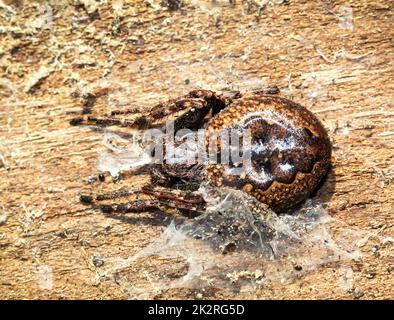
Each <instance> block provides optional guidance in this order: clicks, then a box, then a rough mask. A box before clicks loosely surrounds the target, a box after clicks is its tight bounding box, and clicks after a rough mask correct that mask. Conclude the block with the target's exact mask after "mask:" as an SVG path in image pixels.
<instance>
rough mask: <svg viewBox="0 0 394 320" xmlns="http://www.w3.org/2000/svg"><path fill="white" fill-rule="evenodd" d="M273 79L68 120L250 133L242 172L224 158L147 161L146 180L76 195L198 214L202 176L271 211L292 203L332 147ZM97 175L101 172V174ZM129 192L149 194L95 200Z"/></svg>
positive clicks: (127, 208) (313, 182) (117, 207)
mask: <svg viewBox="0 0 394 320" xmlns="http://www.w3.org/2000/svg"><path fill="white" fill-rule="evenodd" d="M278 93H279V89H278V88H277V87H275V86H272V87H267V88H265V89H262V90H254V91H251V92H248V93H241V92H239V91H228V92H224V93H222V94H217V93H215V92H213V91H208V90H195V91H191V92H190V93H189V94H187V95H185V96H182V97H179V98H176V99H172V100H169V101H168V102H166V103H159V104H157V105H156V106H154V107H152V108H151V109H150V111H149V112H148V113H147V114H145V115H143V116H139V117H136V118H135V119H134V120H130V119H125V118H123V119H121V118H120V117H119V116H123V117H124V116H125V115H133V114H135V113H137V112H141V110H140V109H138V108H134V109H128V110H117V111H112V112H111V114H110V115H108V116H105V117H95V116H80V117H78V118H75V119H73V120H72V121H71V124H72V125H99V126H121V127H129V128H134V129H140V130H143V129H148V128H164V126H165V123H168V122H170V123H172V125H173V127H174V131H175V133H176V132H178V131H179V130H181V129H190V130H194V131H196V130H197V129H201V128H204V129H205V130H206V132H209V133H218V132H220V131H221V130H223V129H229V128H230V129H235V130H238V132H240V136H242V135H243V132H244V131H245V130H249V131H250V132H251V145H250V150H248V151H249V154H250V156H251V167H250V168H249V169H248V170H244V171H243V173H242V174H240V175H237V174H232V173H231V172H232V171H233V170H234V169H236V168H238V167H239V166H240V164H239V163H235V162H233V161H230V162H229V163H222V162H220V159H221V148H223V146H221V145H220V144H219V146H218V150H217V159H219V160H218V161H217V163H198V162H197V163H186V162H181V163H169V162H166V161H165V160H164V163H161V164H151V165H149V170H150V175H151V183H150V184H149V185H148V186H145V187H143V188H141V189H140V190H137V191H136V190H120V191H118V192H115V193H109V194H101V195H94V196H93V195H82V196H81V197H80V199H81V201H82V202H83V203H86V204H90V205H93V206H95V207H99V208H100V209H101V210H102V211H103V212H105V213H112V212H122V213H125V212H145V211H150V210H155V209H160V210H166V209H168V208H176V209H180V210H181V211H183V210H184V211H188V212H190V211H192V212H196V213H202V212H204V211H205V209H206V202H205V200H204V198H203V196H202V195H201V193H200V192H199V190H198V187H199V186H200V184H201V183H202V182H205V183H208V184H209V185H210V186H213V187H214V188H215V187H217V188H232V189H238V190H242V191H244V192H246V193H248V194H250V195H252V196H254V197H255V198H257V199H258V200H259V201H260V202H261V203H263V204H265V205H267V206H269V207H270V208H271V209H273V210H274V211H276V212H284V211H287V210H288V209H290V208H292V207H294V206H295V205H297V204H299V203H300V202H302V201H303V200H305V199H306V198H307V197H309V196H310V194H311V193H312V192H313V191H314V190H315V189H316V188H317V186H318V185H319V183H320V181H321V180H322V179H323V177H324V176H325V175H326V173H327V170H328V168H329V165H330V157H331V146H330V141H329V138H328V136H327V133H326V131H325V129H324V127H323V126H322V124H321V123H320V121H319V120H318V119H317V118H316V117H315V116H314V115H313V114H312V113H311V112H310V111H308V110H307V109H306V108H304V107H303V106H301V105H299V104H296V103H294V102H292V101H290V100H288V99H285V98H282V97H280V96H279V95H278ZM100 180H103V179H102V176H101V178H100ZM135 194H144V195H147V196H149V199H148V200H141V199H138V200H134V201H128V202H123V203H114V204H110V205H103V204H101V203H102V201H104V200H113V199H118V198H123V197H128V196H131V195H135Z"/></svg>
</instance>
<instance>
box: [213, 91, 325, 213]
mask: <svg viewBox="0 0 394 320" xmlns="http://www.w3.org/2000/svg"><path fill="white" fill-rule="evenodd" d="M206 129H207V131H208V132H216V133H218V132H223V130H226V129H232V130H235V131H237V132H239V136H240V139H239V140H240V141H241V145H242V146H243V148H240V149H241V150H243V151H244V153H243V154H242V156H243V161H242V163H241V162H240V161H238V163H237V162H236V161H234V160H233V159H232V158H231V160H230V161H229V162H223V161H222V162H221V163H219V164H210V165H208V167H207V169H206V170H207V171H206V176H207V180H208V182H209V183H211V184H213V185H215V186H218V187H230V188H235V189H240V190H244V191H245V192H247V193H249V194H251V195H253V196H254V197H256V198H257V199H258V200H259V201H261V202H262V203H265V204H267V205H268V206H270V207H271V208H272V209H273V210H275V211H277V212H281V211H286V210H288V209H289V208H291V207H293V206H295V205H296V204H298V203H300V202H301V201H303V200H305V199H306V198H307V197H309V196H310V194H311V193H312V192H313V191H314V190H315V189H316V187H317V185H318V184H319V183H320V181H321V180H322V178H323V177H324V176H325V174H326V173H327V171H328V168H329V165H330V157H331V147H330V141H329V138H328V135H327V132H326V131H325V129H324V127H323V126H322V124H321V123H320V121H319V120H318V119H317V118H316V117H315V116H314V115H313V114H312V113H311V112H310V111H308V110H307V109H306V108H304V107H303V106H301V105H299V104H296V103H294V102H292V101H290V100H287V99H284V98H281V97H277V96H263V97H259V98H253V99H252V98H250V99H240V100H235V101H234V103H233V104H232V105H230V106H228V107H227V108H226V109H224V110H222V111H221V112H220V113H219V114H217V115H216V116H215V117H214V118H212V119H211V121H210V122H209V123H208V125H207V128H206ZM247 133H249V134H250V140H249V143H248V142H247V141H248V140H247V139H246V138H245V137H247ZM217 143H218V145H219V148H218V150H219V151H218V153H219V154H220V152H223V151H222V148H224V147H223V146H222V145H221V143H220V141H218V142H217ZM245 159H249V160H245Z"/></svg>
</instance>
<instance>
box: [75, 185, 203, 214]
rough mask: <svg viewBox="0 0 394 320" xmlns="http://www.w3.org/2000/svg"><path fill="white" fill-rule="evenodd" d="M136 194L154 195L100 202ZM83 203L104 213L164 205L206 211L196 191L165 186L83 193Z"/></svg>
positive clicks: (81, 197)
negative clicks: (127, 200) (144, 198)
mask: <svg viewBox="0 0 394 320" xmlns="http://www.w3.org/2000/svg"><path fill="white" fill-rule="evenodd" d="M135 194H145V195H148V196H152V198H153V199H149V200H141V199H138V200H135V201H132V202H124V203H116V204H104V205H103V204H101V205H100V204H99V202H101V201H104V200H114V199H117V198H122V197H127V196H130V195H135ZM80 200H81V202H82V203H85V204H89V205H91V206H92V207H94V208H98V209H100V210H101V211H103V212H104V213H113V212H118V213H129V212H134V213H138V212H146V211H150V210H154V209H158V210H160V209H161V207H162V206H166V207H170V208H175V209H181V210H182V209H183V210H188V211H193V212H197V213H198V212H200V213H202V212H204V209H205V201H204V199H203V198H202V196H201V195H199V194H198V193H196V192H188V191H180V190H174V189H169V190H166V189H164V188H153V187H143V188H141V189H138V190H133V189H131V190H120V191H117V192H113V193H107V194H98V195H96V196H89V195H81V196H80Z"/></svg>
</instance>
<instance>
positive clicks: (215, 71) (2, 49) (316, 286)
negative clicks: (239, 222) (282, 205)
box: [0, 0, 394, 299]
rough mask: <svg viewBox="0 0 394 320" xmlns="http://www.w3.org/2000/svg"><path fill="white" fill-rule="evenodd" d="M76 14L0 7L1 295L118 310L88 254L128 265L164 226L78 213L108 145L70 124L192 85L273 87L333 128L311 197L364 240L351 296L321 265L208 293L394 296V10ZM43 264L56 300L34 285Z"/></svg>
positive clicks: (372, 6)
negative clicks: (101, 304)
mask: <svg viewBox="0 0 394 320" xmlns="http://www.w3.org/2000/svg"><path fill="white" fill-rule="evenodd" d="M77 2H78V1H74V2H73V3H72V4H71V3H67V2H59V1H56V4H54V5H53V6H51V7H45V6H44V3H42V4H40V3H39V2H37V3H36V2H30V1H26V3H25V4H23V3H22V2H21V1H18V2H15V3H16V4H15V3H14V2H13V1H4V5H1V6H0V7H1V8H0V24H1V27H0V70H1V71H0V95H1V104H0V124H1V127H0V165H1V168H0V175H1V178H0V210H1V211H0V221H1V222H0V248H1V250H0V297H1V298H8V299H9V298H30V299H31V298H51V299H58V298H85V299H86V298H94V299H108V298H128V297H129V296H128V295H127V293H125V292H122V290H120V288H119V286H118V285H117V284H116V282H114V281H112V280H108V281H98V280H97V278H96V271H97V269H98V268H100V267H99V266H97V265H99V264H97V263H96V265H95V264H94V263H93V262H92V261H93V257H94V256H100V257H102V259H103V260H104V263H105V261H106V260H110V259H112V258H114V257H128V256H130V255H132V254H134V253H136V252H138V250H139V249H140V248H142V247H144V246H145V245H146V244H148V243H150V242H152V241H153V240H154V239H155V238H156V237H157V236H158V235H159V234H160V232H161V230H162V229H163V223H162V222H163V220H162V217H155V216H152V215H149V214H146V215H145V214H144V215H141V216H138V218H137V217H136V218H130V219H129V220H128V222H131V223H126V222H125V221H121V220H116V219H110V218H108V217H105V216H103V215H102V214H100V213H97V212H94V211H92V210H90V209H87V208H86V207H84V206H83V205H81V204H80V203H79V201H78V195H79V194H80V192H81V190H82V189H86V190H88V189H89V186H88V185H87V184H86V181H85V180H86V178H87V177H88V176H89V175H92V174H95V173H96V160H97V156H98V153H99V152H101V151H102V150H103V148H104V147H103V146H102V143H101V140H102V133H101V132H94V131H92V130H90V129H89V128H81V127H71V126H70V125H69V120H70V119H71V118H72V117H73V116H75V115H76V114H77V113H80V112H81V110H82V109H83V108H85V111H86V110H87V109H92V110H93V112H94V113H97V114H98V113H102V112H108V111H111V110H113V109H116V108H126V107H130V106H135V105H142V106H148V105H151V104H152V103H156V102H158V101H161V100H165V99H167V98H169V97H175V96H177V95H182V94H185V93H187V92H188V91H190V90H192V89H195V88H200V87H201V88H204V89H210V90H220V89H222V88H224V87H231V88H234V89H241V90H244V89H248V88H255V87H259V86H261V85H264V84H268V83H271V84H277V85H278V86H279V87H280V88H281V90H282V92H283V94H284V95H285V96H287V97H291V98H293V99H294V100H295V101H297V102H299V103H301V104H303V105H305V106H307V107H308V108H309V109H310V110H312V111H313V112H314V113H315V114H316V115H317V116H318V117H319V118H320V119H321V120H322V121H323V123H324V125H325V126H326V127H327V128H328V129H329V132H330V137H331V139H332V141H333V144H334V150H333V153H334V155H333V169H332V172H331V173H330V175H329V177H328V180H327V182H326V184H325V185H324V186H323V188H322V189H321V190H320V192H319V193H318V194H317V196H316V197H320V198H321V199H323V200H324V201H326V210H327V211H328V213H329V214H330V215H333V216H335V217H336V218H338V219H337V221H343V222H346V223H347V224H348V225H350V226H354V227H357V228H359V229H361V230H366V231H368V232H370V233H371V237H369V238H368V239H366V240H365V243H364V245H363V246H362V247H361V250H362V252H363V256H362V258H360V259H359V260H358V261H354V262H353V263H352V266H351V267H352V269H353V286H352V288H351V290H348V291H344V290H342V289H341V288H340V287H339V286H338V279H339V277H340V275H339V272H340V271H339V270H338V268H336V267H335V266H326V267H324V268H322V269H319V270H317V271H315V272H312V273H310V274H308V275H306V276H305V277H303V278H301V279H299V280H297V281H295V282H294V283H292V284H290V285H286V286H270V287H268V288H265V289H261V290H258V291H255V292H245V293H242V292H241V293H235V292H230V291H225V290H213V291H207V292H204V293H203V297H204V298H230V297H232V298H324V299H325V298H330V299H332V298H335V299H338V298H367V299H377V298H379V299H383V298H391V299H392V298H394V296H393V292H394V290H393V277H392V273H393V268H394V261H393V247H392V239H393V238H392V237H393V235H394V228H393V207H394V196H393V195H394V187H393V178H394V162H393V159H394V108H393V92H394V91H393V89H394V88H393V80H392V76H393V71H394V66H393V54H394V45H393V37H394V31H393V30H394V29H393V22H394V21H393V5H392V3H390V2H387V1H380V2H379V1H367V0H364V1H318V2H316V1H290V2H289V4H286V2H284V3H279V2H280V1H273V2H272V3H271V4H268V5H267V6H266V7H265V8H264V9H263V10H260V13H261V14H260V16H259V17H258V15H257V12H258V10H257V7H256V6H255V5H253V2H249V5H248V3H247V2H246V1H245V2H243V3H240V1H237V4H236V5H235V6H231V5H229V4H228V3H227V1H216V3H212V2H210V1H193V3H194V5H191V4H190V3H187V4H186V6H185V7H184V8H183V9H182V10H181V11H168V10H166V9H165V8H162V7H160V5H158V3H159V1H129V2H127V1H124V3H123V1H117V2H115V4H112V5H111V4H109V3H105V1H102V2H104V3H96V4H95V1H79V2H78V3H80V4H79V5H77V4H76V3H77ZM92 3H93V4H92ZM122 3H123V6H121V8H122V9H121V10H120V9H119V6H117V5H116V4H122ZM7 4H8V5H9V6H8V7H7ZM94 6H97V11H96V12H95V10H94V9H95V7H94ZM248 7H249V8H250V10H248ZM349 9H351V10H352V15H351V16H350V18H349ZM51 10H52V13H53V16H52V17H51V15H50V12H51ZM48 12H49V14H48ZM88 12H90V16H89V15H88ZM346 13H347V14H348V15H347V16H346ZM346 17H348V18H346ZM145 178H146V177H141V179H140V180H139V181H130V180H126V181H125V182H122V183H123V184H125V183H132V184H135V185H137V184H138V183H143V181H144V180H145ZM127 181H128V182H127ZM118 187H119V185H112V184H105V185H104V186H100V187H99V188H103V189H104V188H105V189H106V190H110V189H115V188H118ZM336 227H339V222H338V225H334V226H333V232H334V233H335V230H336ZM376 236H379V237H376ZM379 239H380V240H379ZM381 239H385V241H382V240H381ZM156 263H157V264H160V263H165V261H162V262H160V260H158V261H156ZM46 268H50V269H49V270H52V273H51V274H52V277H53V279H52V280H53V288H51V289H45V288H43V286H42V285H41V286H40V285H39V281H40V274H45V272H46V271H45V270H47V269H46ZM44 287H45V286H44ZM196 294H197V293H196V292H195V291H194V290H191V289H172V290H166V291H163V292H161V294H160V295H159V296H157V297H159V298H163V299H168V298H194V297H196ZM151 297H153V296H151Z"/></svg>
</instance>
